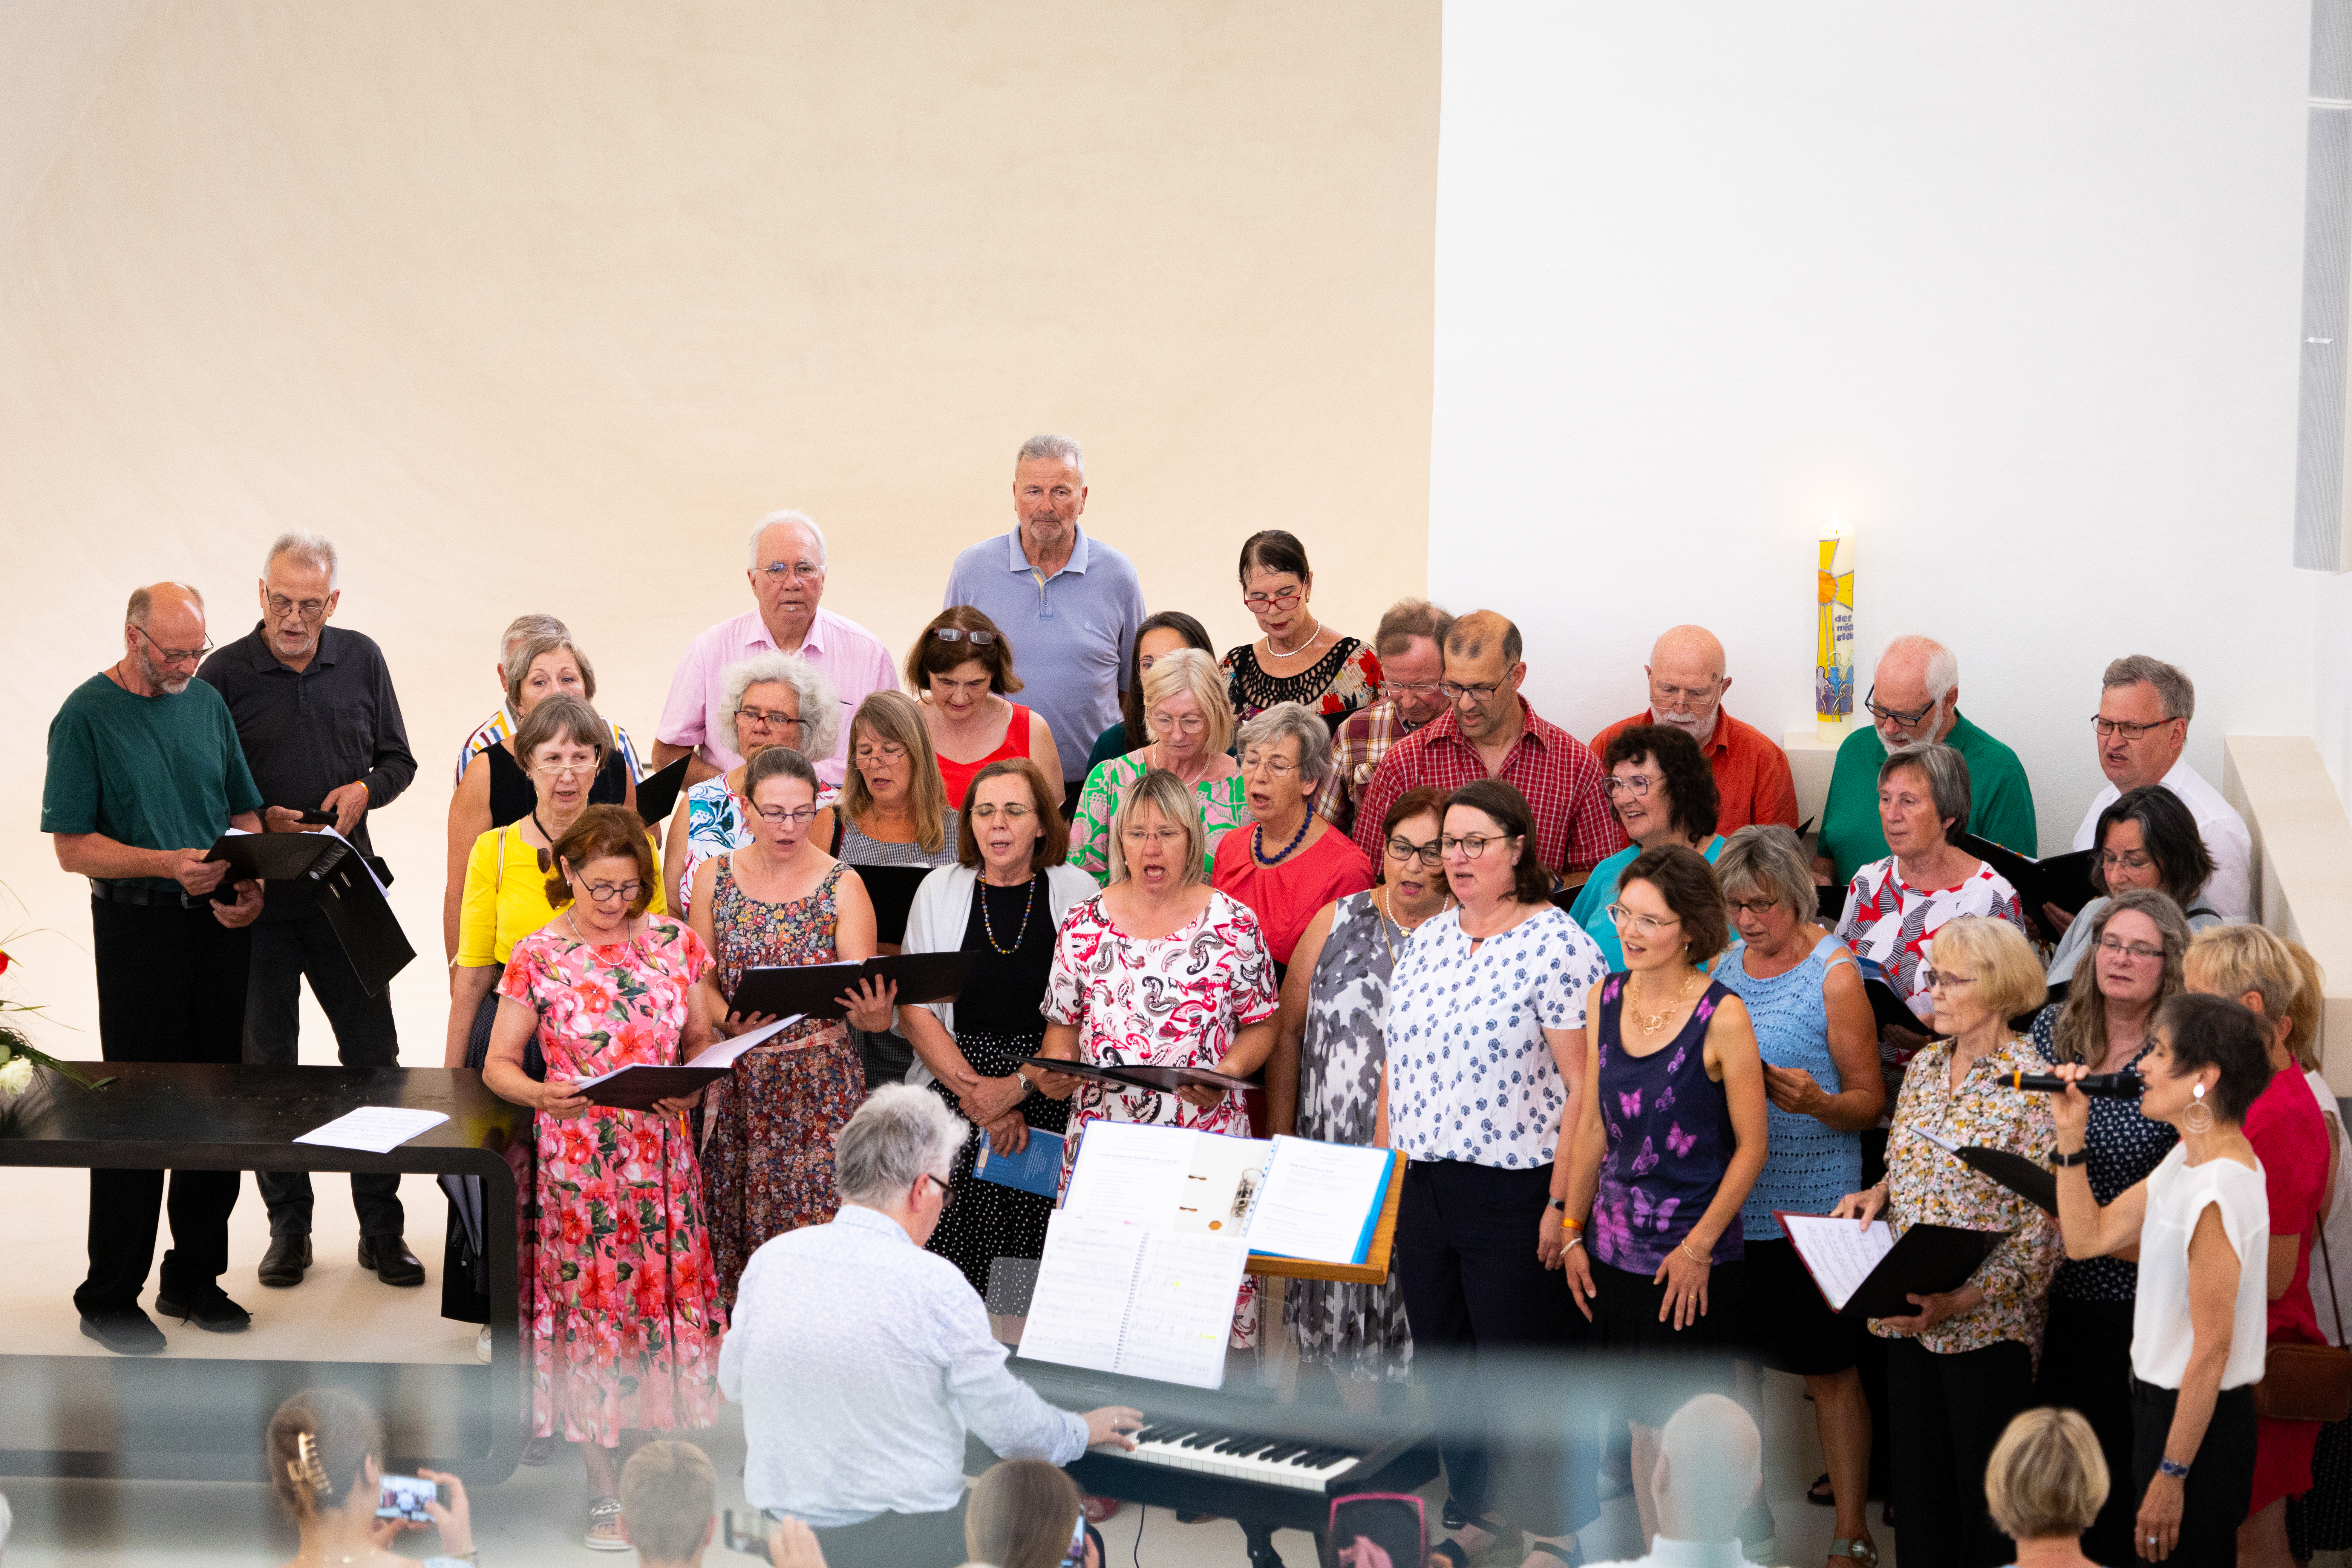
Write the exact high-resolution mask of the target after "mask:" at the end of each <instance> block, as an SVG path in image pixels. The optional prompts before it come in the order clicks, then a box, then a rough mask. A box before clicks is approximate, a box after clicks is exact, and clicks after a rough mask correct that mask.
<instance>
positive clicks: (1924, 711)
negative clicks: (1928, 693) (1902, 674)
mask: <svg viewBox="0 0 2352 1568" xmlns="http://www.w3.org/2000/svg"><path fill="white" fill-rule="evenodd" d="M1862 705H1863V706H1864V708H1866V709H1868V710H1870V716H1871V717H1872V718H1874V719H1877V720H1880V721H1884V722H1885V723H1889V724H1899V725H1901V726H1902V727H1903V728H1904V729H1906V730H1908V729H1910V728H1911V727H1912V726H1914V725H1916V723H1918V722H1919V721H1920V720H1922V719H1925V718H1926V717H1927V715H1928V714H1930V713H1933V712H1934V711H1935V710H1936V705H1935V704H1934V703H1933V702H1930V703H1928V704H1927V706H1926V707H1925V708H1915V709H1913V710H1911V711H1910V712H1908V713H1906V712H1903V711H1902V710H1899V709H1895V708H1881V707H1880V706H1879V705H1878V688H1877V687H1875V686H1874V687H1872V688H1871V689H1870V695H1869V696H1867V697H1865V698H1864V699H1863V700H1862Z"/></svg>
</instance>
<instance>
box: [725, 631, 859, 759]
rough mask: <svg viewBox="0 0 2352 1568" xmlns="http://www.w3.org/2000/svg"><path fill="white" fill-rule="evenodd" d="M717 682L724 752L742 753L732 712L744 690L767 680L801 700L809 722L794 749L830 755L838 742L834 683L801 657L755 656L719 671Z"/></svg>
mask: <svg viewBox="0 0 2352 1568" xmlns="http://www.w3.org/2000/svg"><path fill="white" fill-rule="evenodd" d="M768 681H779V682H782V684H783V685H786V686H789V687H791V688H792V689H793V696H794V697H796V698H798V699H799V700H800V705H801V717H802V718H803V719H805V720H807V721H808V722H807V723H805V724H803V725H802V726H801V732H800V742H801V743H800V745H799V746H798V747H797V748H795V749H796V750H798V751H799V752H801V753H802V754H803V755H804V756H811V757H829V756H831V755H833V745H834V742H835V741H838V740H839V739H841V700H840V698H838V697H836V696H835V695H834V689H833V682H832V681H831V680H828V679H825V674H824V671H823V670H821V669H819V668H817V667H816V666H814V665H813V664H811V663H810V662H809V661H808V660H806V659H804V658H802V657H801V656H800V655H798V654H796V653H774V652H769V653H761V654H754V655H752V656H751V658H747V659H745V660H743V661H742V662H741V663H740V664H730V665H729V666H728V667H727V668H725V669H722V670H720V671H719V686H720V689H721V690H722V691H723V692H724V693H725V700H723V701H722V702H721V703H720V705H719V723H720V725H721V726H723V727H724V728H725V729H726V731H727V749H728V750H729V751H730V752H734V753H735V754H736V755H737V756H739V757H740V756H741V755H742V754H743V745H742V738H741V737H740V735H738V734H737V733H736V731H735V710H736V709H737V708H739V707H740V706H741V705H742V702H743V693H744V692H745V691H747V690H749V689H751V688H752V687H754V686H759V685H761V684H764V683H766V682H768Z"/></svg>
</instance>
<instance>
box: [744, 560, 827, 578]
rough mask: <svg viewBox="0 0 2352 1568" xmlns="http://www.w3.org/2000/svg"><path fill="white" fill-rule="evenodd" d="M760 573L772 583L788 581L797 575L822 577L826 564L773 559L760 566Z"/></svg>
mask: <svg viewBox="0 0 2352 1568" xmlns="http://www.w3.org/2000/svg"><path fill="white" fill-rule="evenodd" d="M760 575H761V576H762V577H765V578H766V579H767V580H768V581H769V582H771V583H786V582H790V581H791V580H792V579H793V578H795V577H822V576H824V563H822V562H817V561H792V562H784V561H771V562H769V563H767V564H766V565H765V566H762V567H761V568H760Z"/></svg>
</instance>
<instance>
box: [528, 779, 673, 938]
mask: <svg viewBox="0 0 2352 1568" xmlns="http://www.w3.org/2000/svg"><path fill="white" fill-rule="evenodd" d="M540 859H541V862H542V863H544V864H547V865H549V866H550V867H551V868H552V871H553V874H552V875H551V876H550V877H549V878H548V879H547V904H548V907H549V908H550V909H554V910H560V909H562V908H563V907H564V906H565V905H566V904H569V903H571V902H572V900H574V899H577V900H580V902H582V903H583V904H585V905H587V906H588V907H589V908H590V909H593V910H595V911H596V914H597V916H598V918H599V919H601V920H605V921H617V920H622V919H628V920H635V919H636V918H637V916H639V915H641V914H644V913H645V912H646V908H647V907H648V906H650V905H651V904H652V903H653V901H654V891H655V889H656V888H657V887H658V886H659V883H660V877H661V873H660V870H659V868H657V867H656V865H655V863H654V847H653V845H652V844H651V843H649V842H648V841H647V840H646V825H645V824H644V823H642V822H640V821H638V820H637V814H636V813H635V812H634V811H631V810H630V809H629V808H628V807H627V806H625V805H592V806H590V807H589V808H588V809H587V810H585V811H583V812H582V813H581V814H580V820H579V821H577V822H575V823H573V824H572V826H571V829H570V830H569V831H568V832H566V833H565V834H564V835H563V837H561V838H559V839H557V840H556V841H555V848H554V850H553V851H552V852H548V851H541V854H540Z"/></svg>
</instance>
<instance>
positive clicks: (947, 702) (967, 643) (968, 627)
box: [907, 605, 1022, 723]
mask: <svg viewBox="0 0 2352 1568" xmlns="http://www.w3.org/2000/svg"><path fill="white" fill-rule="evenodd" d="M907 685H908V688H909V689H912V690H913V691H914V692H915V693H916V694H917V695H918V696H919V697H921V698H922V699H923V700H925V701H927V702H929V703H930V705H931V706H932V707H934V708H936V709H938V710H940V714H941V715H942V716H943V717H945V718H948V719H951V720H954V721H957V722H959V723H961V722H962V721H964V720H966V719H969V718H971V716H972V714H973V713H975V712H977V711H978V710H980V709H982V708H983V707H985V706H986V705H987V703H988V699H989V695H990V694H991V693H994V694H995V695H997V696H1000V697H1003V696H1007V695H1010V694H1011V693H1013V692H1015V691H1018V690H1020V689H1021V686H1022V680H1021V678H1020V677H1019V676H1017V675H1015V674H1013V645H1012V644H1011V643H1009V642H1007V641H1005V640H1004V634H1003V632H1002V631H1001V630H999V629H998V628H997V625H996V623H995V622H994V621H992V620H990V619H989V618H988V616H986V615H984V614H982V612H981V611H979V610H976V609H974V608H973V607H972V606H971V605H950V606H948V608H946V609H944V610H941V611H940V613H939V614H938V615H936V616H932V617H931V620H930V624H929V626H925V627H924V628H923V635H922V636H921V637H918V638H916V639H915V646H914V647H912V648H910V649H909V650H908V653H907Z"/></svg>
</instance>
